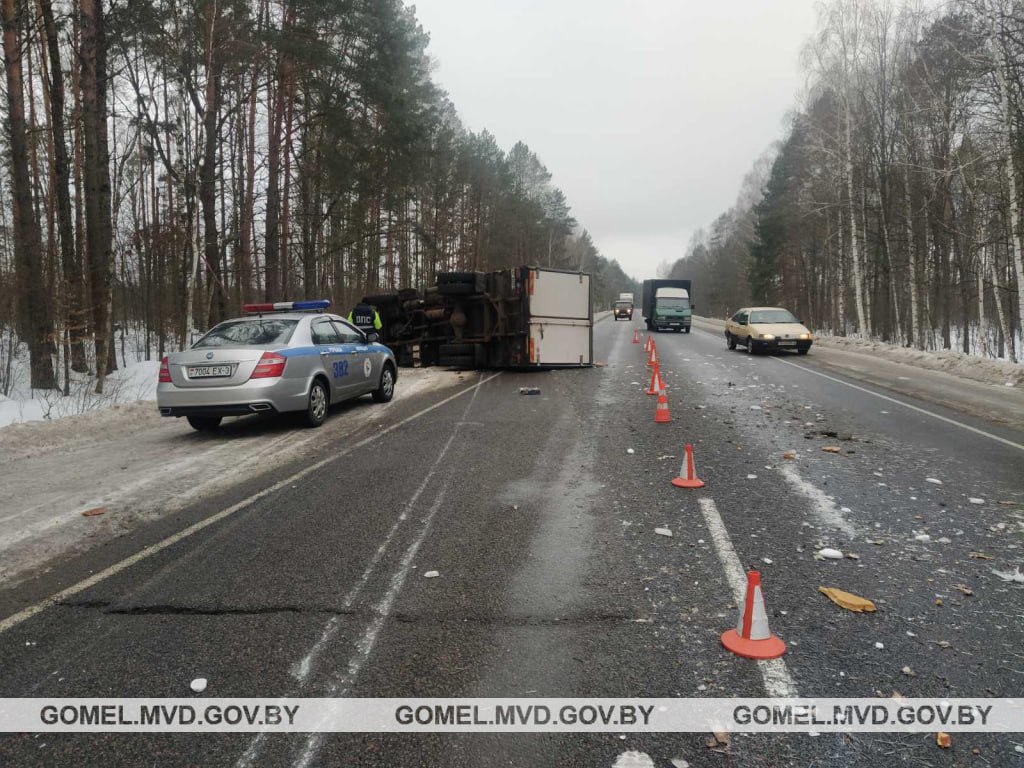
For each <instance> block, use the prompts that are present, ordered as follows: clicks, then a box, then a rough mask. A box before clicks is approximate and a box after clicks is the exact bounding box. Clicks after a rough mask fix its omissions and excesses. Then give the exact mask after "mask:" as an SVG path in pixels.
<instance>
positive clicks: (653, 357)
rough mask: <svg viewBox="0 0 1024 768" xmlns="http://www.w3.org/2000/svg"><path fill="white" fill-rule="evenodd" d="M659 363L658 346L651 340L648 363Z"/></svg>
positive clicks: (651, 364)
mask: <svg viewBox="0 0 1024 768" xmlns="http://www.w3.org/2000/svg"><path fill="white" fill-rule="evenodd" d="M657 364H658V348H657V347H656V346H655V345H654V342H653V341H652V342H651V354H650V356H649V357H648V358H647V365H649V366H655V365H657Z"/></svg>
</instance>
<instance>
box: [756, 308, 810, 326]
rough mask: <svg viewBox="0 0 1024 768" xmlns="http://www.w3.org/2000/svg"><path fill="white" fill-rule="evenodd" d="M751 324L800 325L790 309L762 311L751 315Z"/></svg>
mask: <svg viewBox="0 0 1024 768" xmlns="http://www.w3.org/2000/svg"><path fill="white" fill-rule="evenodd" d="M750 322H751V323H799V322H800V321H799V320H797V319H796V318H795V317H793V313H792V312H790V311H789V310H788V309H760V310H758V311H756V312H751V313H750Z"/></svg>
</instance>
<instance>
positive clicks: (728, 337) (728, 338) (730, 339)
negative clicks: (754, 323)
mask: <svg viewBox="0 0 1024 768" xmlns="http://www.w3.org/2000/svg"><path fill="white" fill-rule="evenodd" d="M725 343H726V344H727V345H728V346H729V349H736V337H735V336H733V335H732V334H731V333H729V332H728V331H726V332H725Z"/></svg>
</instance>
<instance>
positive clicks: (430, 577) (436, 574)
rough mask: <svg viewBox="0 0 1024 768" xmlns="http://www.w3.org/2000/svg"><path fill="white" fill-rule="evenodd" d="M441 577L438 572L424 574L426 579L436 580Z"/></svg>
mask: <svg viewBox="0 0 1024 768" xmlns="http://www.w3.org/2000/svg"><path fill="white" fill-rule="evenodd" d="M440 575H441V574H440V573H438V572H437V571H427V572H426V573H424V574H423V578H424V579H436V578H437V577H438V576H440Z"/></svg>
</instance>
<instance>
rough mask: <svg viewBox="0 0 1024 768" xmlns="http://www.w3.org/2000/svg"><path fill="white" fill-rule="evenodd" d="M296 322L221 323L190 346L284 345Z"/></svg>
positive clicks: (253, 320) (260, 319)
mask: <svg viewBox="0 0 1024 768" xmlns="http://www.w3.org/2000/svg"><path fill="white" fill-rule="evenodd" d="M298 324H299V321H298V320H288V319H285V318H282V317H267V318H264V317H252V318H246V319H244V320H228V321H227V322H226V323H221V324H220V325H218V326H216V327H214V328H213V330H211V331H210V332H209V333H207V334H206V335H205V336H203V338H201V339H200V340H199V341H197V342H196V343H195V344H193V345H192V349H201V348H203V347H257V346H263V345H265V344H285V343H287V342H288V339H290V338H291V337H292V332H293V331H294V330H295V326H296V325H298Z"/></svg>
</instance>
